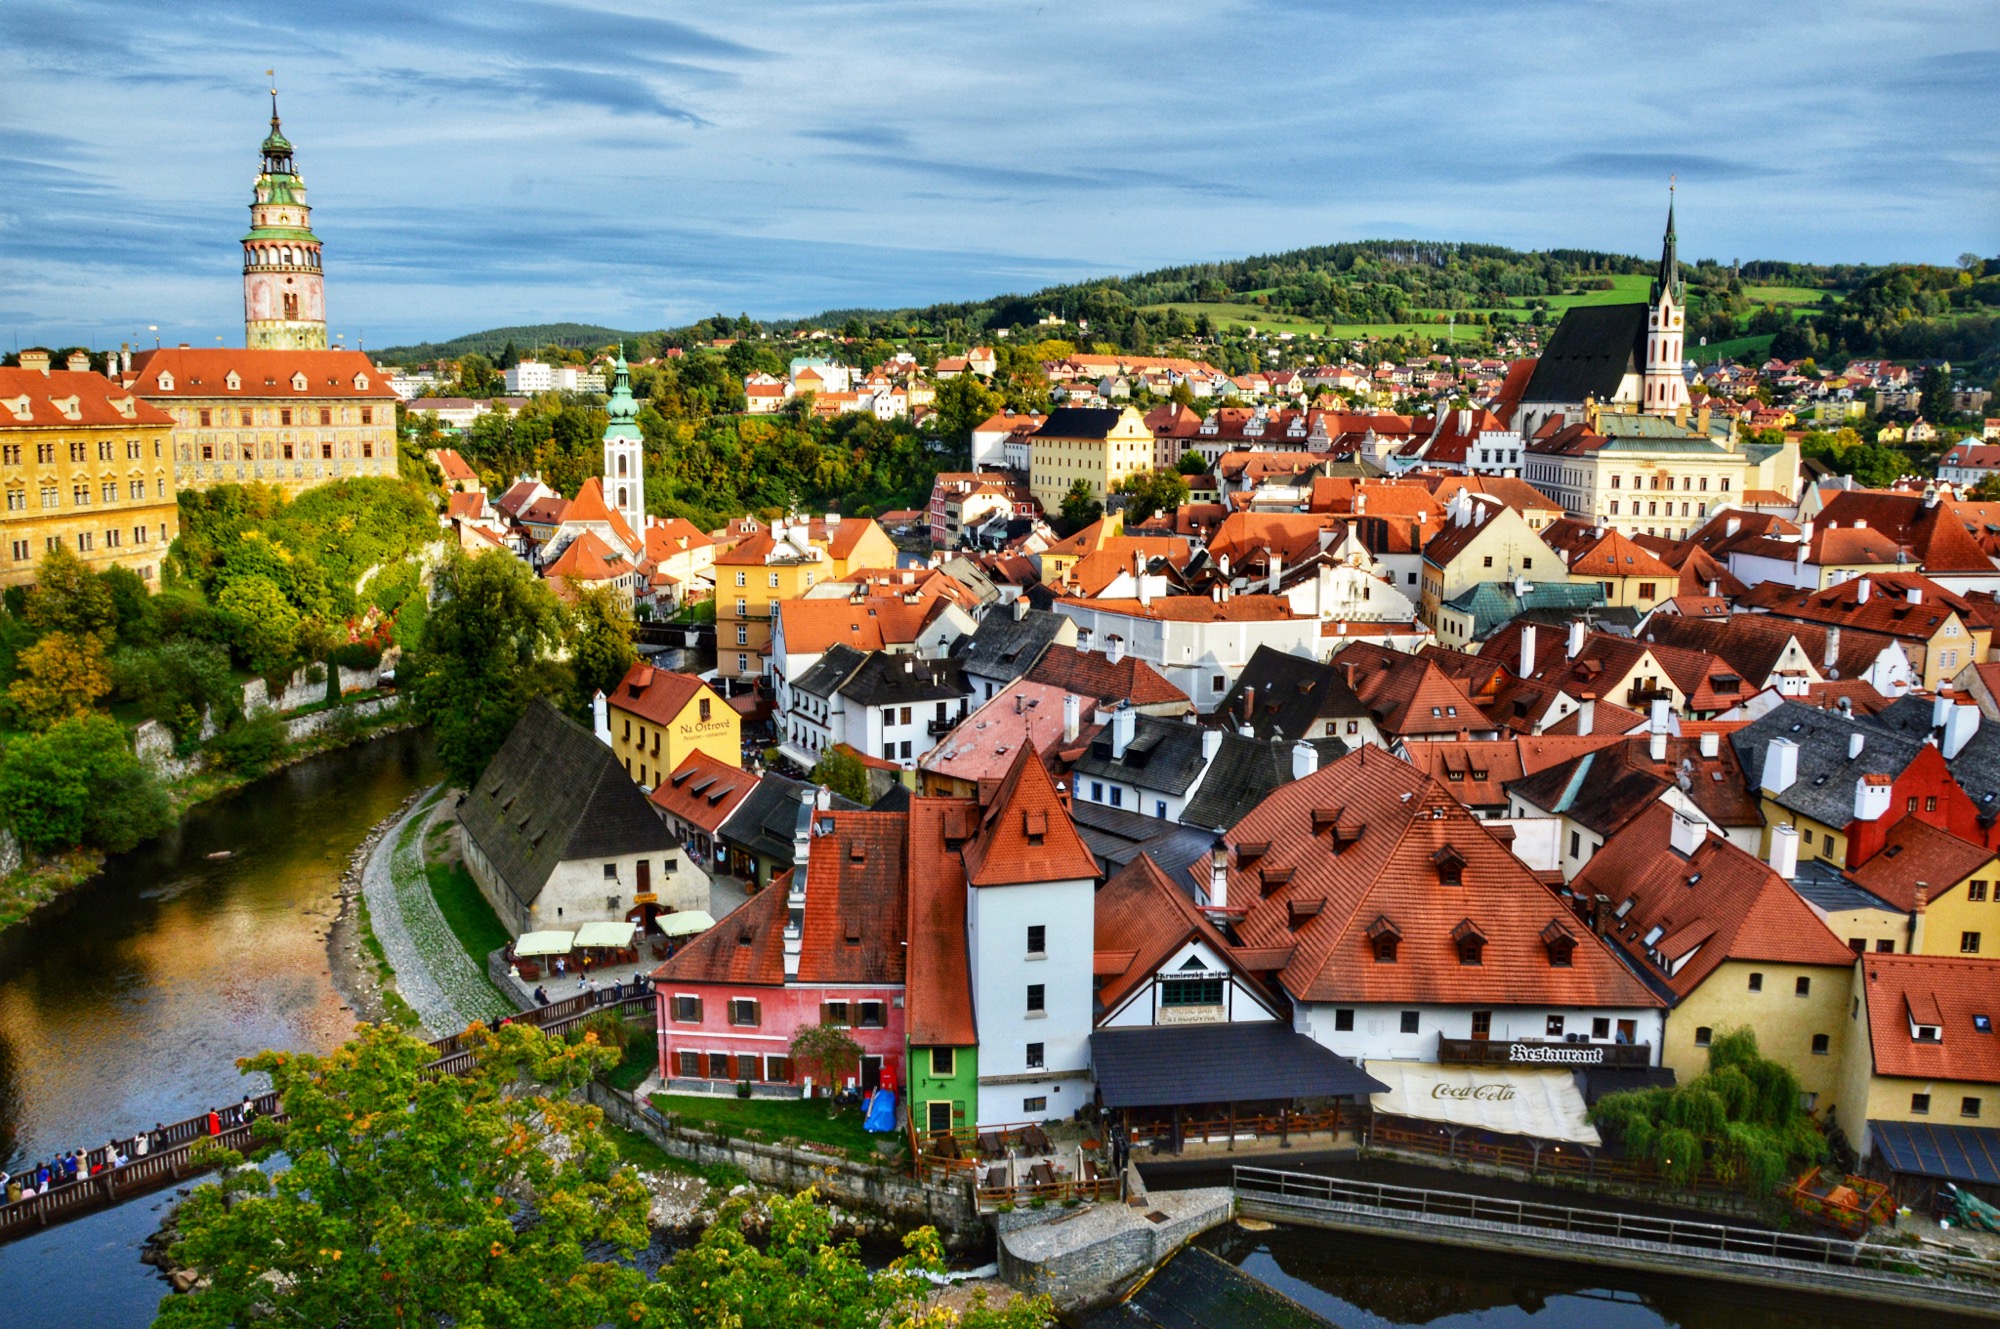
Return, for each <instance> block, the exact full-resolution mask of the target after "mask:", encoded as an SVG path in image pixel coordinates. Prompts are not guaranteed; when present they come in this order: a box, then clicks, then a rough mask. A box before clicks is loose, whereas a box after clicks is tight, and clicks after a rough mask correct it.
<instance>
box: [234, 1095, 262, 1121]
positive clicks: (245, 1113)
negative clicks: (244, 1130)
mask: <svg viewBox="0 0 2000 1329" xmlns="http://www.w3.org/2000/svg"><path fill="white" fill-rule="evenodd" d="M237 1115H238V1117H239V1118H241V1120H242V1122H243V1124H244V1125H245V1126H248V1125H249V1124H250V1123H251V1122H253V1121H255V1120H257V1100H256V1099H254V1098H252V1097H250V1096H249V1095H248V1094H245V1095H244V1096H243V1106H242V1107H240V1108H238V1109H237Z"/></svg>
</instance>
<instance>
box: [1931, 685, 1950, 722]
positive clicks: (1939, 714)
mask: <svg viewBox="0 0 2000 1329" xmlns="http://www.w3.org/2000/svg"><path fill="white" fill-rule="evenodd" d="M1950 718H1951V696H1950V694H1949V693H1947V692H1945V691H1944V690H1943V689H1939V690H1938V694H1937V696H1935V697H1933V698H1931V728H1933V729H1942V728H1944V726H1945V721H1947V720H1948V719H1950Z"/></svg>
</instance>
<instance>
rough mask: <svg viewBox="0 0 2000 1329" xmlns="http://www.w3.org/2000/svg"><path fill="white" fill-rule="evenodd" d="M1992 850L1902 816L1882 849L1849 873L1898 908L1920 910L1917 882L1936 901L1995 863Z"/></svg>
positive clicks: (1863, 887)
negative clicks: (1989, 864)
mask: <svg viewBox="0 0 2000 1329" xmlns="http://www.w3.org/2000/svg"><path fill="white" fill-rule="evenodd" d="M1993 857H1994V854H1993V851H1992V850H1991V849H1988V848H1986V847H1985V846H1984V845H1979V844H1974V843H1973V842H1972V841H1970V840H1961V839H1959V838H1958V837H1957V836H1956V835H1953V834H1952V833H1951V832H1950V831H1946V830H1940V829H1939V828H1938V827H1936V826H1932V825H1930V824H1929V823H1927V822H1922V821H1919V820H1917V818H1915V817H1902V818H1899V819H1898V820H1897V822H1896V824H1895V825H1893V826H1891V827H1890V828H1889V834H1888V836H1887V838H1886V839H1884V840H1883V842H1882V848H1881V850H1880V851H1879V852H1877V853H1876V854H1875V855H1874V856H1873V857H1871V858H1870V859H1869V860H1868V861H1867V862H1866V863H1863V864H1862V865H1861V866H1860V867H1858V868H1855V869H1853V870H1852V871H1850V872H1849V873H1848V874H1847V875H1848V876H1850V877H1852V878H1853V879H1854V881H1855V883H1856V884H1857V885H1859V886H1860V887H1861V889H1863V890H1865V891H1867V892H1868V893H1869V894H1871V895H1876V896H1880V897H1881V898H1882V899H1884V900H1887V901H1888V902H1889V903H1890V904H1892V905H1895V906H1896V907H1897V908H1898V909H1903V910H1911V909H1915V908H1916V906H1917V884H1918V883H1919V882H1921V883H1923V885H1924V886H1925V887H1926V888H1927V889H1928V890H1929V892H1930V898H1931V899H1933V900H1935V899H1936V898H1937V897H1938V896H1940V895H1942V894H1944V893H1945V892H1946V891H1948V890H1950V889H1951V888H1952V887H1954V886H1956V885H1958V883H1959V882H1961V881H1963V880H1965V879H1966V878H1967V877H1969V876H1971V875H1972V874H1973V873H1975V872H1977V871H1979V870H1980V869H1981V868H1983V867H1985V866H1986V865H1987V864H1988V863H1991V862H1992V861H1993Z"/></svg>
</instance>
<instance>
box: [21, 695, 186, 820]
mask: <svg viewBox="0 0 2000 1329" xmlns="http://www.w3.org/2000/svg"><path fill="white" fill-rule="evenodd" d="M0 810H4V811H5V812H6V814H7V819H8V821H10V822H11V823H12V824H13V827H14V831H15V833H16V834H18V835H19V836H20V837H21V843H22V844H24V845H26V846H27V847H28V848H30V849H32V850H35V851H36V852H38V853H50V852H53V851H56V850H60V849H72V848H75V847H77V846H79V845H95V846H97V847H99V848H101V849H108V850H110V851H112V852H114V853H117V852H122V851H123V850H126V849H130V848H131V847H132V846H133V845H136V844H138V843H139V842H140V841H141V840H144V839H147V838H149V837H151V836H154V835H158V834H159V833H160V832H161V831H163V830H165V829H166V828H167V827H168V826H169V825H171V824H172V822H173V814H172V811H171V810H170V808H169V807H168V803H167V795H166V791H165V790H163V789H161V788H160V784H159V781H158V780H156V779H154V777H153V773H152V772H151V771H149V770H148V769H147V768H146V767H145V766H144V765H143V764H142V763H141V762H140V761H139V759H138V758H137V757H135V756H133V755H132V749H131V748H130V747H128V746H127V745H126V742H125V731H124V730H123V729H121V728H119V726H118V724H117V722H116V721H114V720H112V719H111V718H110V717H109V716H105V715H90V716H81V717H78V718H76V719H71V720H64V721H61V722H60V723H58V724H55V725H53V726H51V727H50V728H49V730H48V731H47V732H46V733H42V734H34V735H29V736H27V737H23V738H18V739H16V740H14V742H12V743H11V744H9V745H8V747H7V751H6V755H5V762H4V765H0Z"/></svg>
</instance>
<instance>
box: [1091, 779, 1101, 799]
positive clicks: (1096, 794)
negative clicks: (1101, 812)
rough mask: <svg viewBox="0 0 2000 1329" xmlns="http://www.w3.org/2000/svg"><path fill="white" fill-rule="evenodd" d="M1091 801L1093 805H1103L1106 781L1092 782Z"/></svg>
mask: <svg viewBox="0 0 2000 1329" xmlns="http://www.w3.org/2000/svg"><path fill="white" fill-rule="evenodd" d="M1090 801H1091V802H1093V803H1102V802H1103V801H1104V781H1102V780H1092V781H1091V782H1090Z"/></svg>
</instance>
